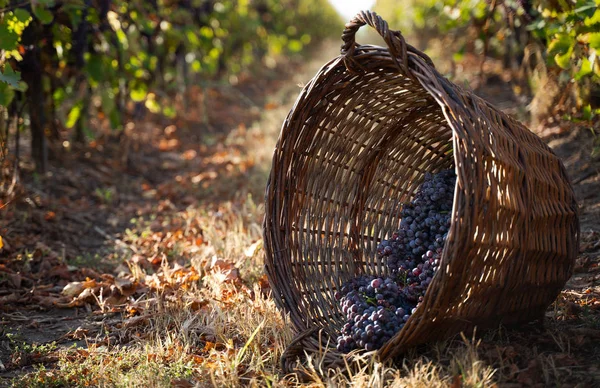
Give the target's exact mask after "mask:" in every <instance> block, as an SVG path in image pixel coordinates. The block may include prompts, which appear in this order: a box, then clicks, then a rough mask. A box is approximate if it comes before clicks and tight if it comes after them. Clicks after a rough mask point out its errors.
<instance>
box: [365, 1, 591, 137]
mask: <svg viewBox="0 0 600 388" xmlns="http://www.w3.org/2000/svg"><path fill="white" fill-rule="evenodd" d="M375 10H376V11H377V12H378V13H380V14H381V15H383V16H384V17H385V18H386V19H387V20H388V22H389V23H390V25H392V26H397V27H399V28H401V29H402V30H403V32H405V34H406V35H409V36H410V37H411V38H414V39H415V40H416V41H417V44H416V45H417V46H418V47H420V48H421V49H426V48H427V47H429V46H430V43H431V40H434V39H435V40H440V39H443V40H444V43H445V44H444V45H442V50H443V51H444V53H442V54H444V55H446V56H450V57H451V59H452V60H453V61H454V62H460V61H461V60H462V59H463V57H464V56H465V55H466V54H474V55H475V56H477V57H478V58H480V59H481V65H482V67H483V61H484V60H486V59H488V58H492V59H497V60H500V61H501V63H502V66H503V68H504V69H507V70H510V71H512V77H511V80H510V82H512V83H514V85H515V86H516V88H515V89H516V90H517V91H518V92H519V93H521V94H527V95H529V96H530V97H533V101H532V103H531V105H530V106H529V111H530V113H531V121H532V127H535V126H537V125H538V124H542V125H544V124H547V119H548V118H553V117H555V116H557V115H558V117H560V119H566V120H569V121H571V122H581V121H586V122H591V121H592V120H593V121H596V122H597V119H598V115H600V58H599V55H600V0H533V1H527V0H464V1H456V0H406V1H403V2H402V6H399V5H398V2H397V1H394V0H378V1H377V3H376V5H375ZM431 54H432V55H433V56H437V57H439V56H440V53H431ZM481 70H483V69H481ZM533 129H535V128H533Z"/></svg>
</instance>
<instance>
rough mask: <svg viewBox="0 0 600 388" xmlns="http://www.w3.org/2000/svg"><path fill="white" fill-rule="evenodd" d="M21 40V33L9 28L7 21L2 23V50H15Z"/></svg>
mask: <svg viewBox="0 0 600 388" xmlns="http://www.w3.org/2000/svg"><path fill="white" fill-rule="evenodd" d="M18 42H19V35H18V34H17V33H16V32H15V31H13V30H9V29H8V25H7V24H6V23H0V50H8V51H11V50H14V49H15V47H16V46H17V43H18Z"/></svg>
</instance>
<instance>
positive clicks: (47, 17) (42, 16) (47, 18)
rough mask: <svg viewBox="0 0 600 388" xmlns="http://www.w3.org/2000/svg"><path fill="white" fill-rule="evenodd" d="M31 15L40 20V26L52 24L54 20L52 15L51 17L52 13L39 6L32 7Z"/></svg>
mask: <svg viewBox="0 0 600 388" xmlns="http://www.w3.org/2000/svg"><path fill="white" fill-rule="evenodd" d="M33 14H34V15H35V17H36V18H38V19H39V20H40V22H42V24H50V23H52V20H54V15H52V12H50V11H48V10H47V9H46V8H43V7H40V6H37V7H33Z"/></svg>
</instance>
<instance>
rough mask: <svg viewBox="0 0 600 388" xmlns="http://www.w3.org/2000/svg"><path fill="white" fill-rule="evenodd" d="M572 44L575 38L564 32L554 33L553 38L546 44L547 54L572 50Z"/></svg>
mask: <svg viewBox="0 0 600 388" xmlns="http://www.w3.org/2000/svg"><path fill="white" fill-rule="evenodd" d="M574 45H575V39H573V38H572V37H571V36H569V35H567V34H564V33H562V34H556V35H555V38H554V39H553V40H552V41H551V42H550V44H549V45H548V54H549V55H557V54H561V55H562V54H565V53H566V52H568V51H572V50H573V46H574Z"/></svg>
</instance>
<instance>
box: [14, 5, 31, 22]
mask: <svg viewBox="0 0 600 388" xmlns="http://www.w3.org/2000/svg"><path fill="white" fill-rule="evenodd" d="M13 14H14V15H15V17H16V18H17V20H18V21H20V22H21V23H25V22H28V21H29V19H30V18H31V14H30V13H29V12H27V11H26V10H24V9H23V8H17V9H15V10H14V11H13Z"/></svg>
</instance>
